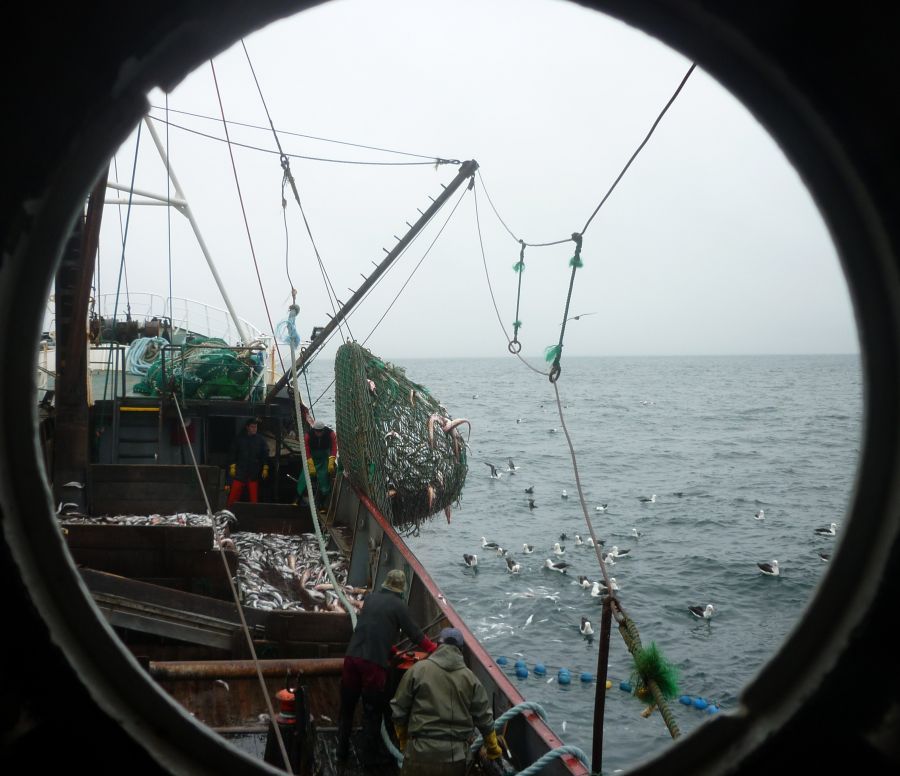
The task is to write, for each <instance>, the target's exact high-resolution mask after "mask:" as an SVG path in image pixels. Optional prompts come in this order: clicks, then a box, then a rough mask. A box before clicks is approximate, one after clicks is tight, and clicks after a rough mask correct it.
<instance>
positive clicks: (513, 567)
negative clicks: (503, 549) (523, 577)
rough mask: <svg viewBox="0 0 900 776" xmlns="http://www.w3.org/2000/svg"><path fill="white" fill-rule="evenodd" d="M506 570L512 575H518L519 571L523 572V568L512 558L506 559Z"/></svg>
mask: <svg viewBox="0 0 900 776" xmlns="http://www.w3.org/2000/svg"><path fill="white" fill-rule="evenodd" d="M506 570H507V571H508V572H509V573H510V574H518V573H519V571H520V570H521V566H519V564H518V563H516V562H515V561H514V560H513V559H512V558H507V559H506Z"/></svg>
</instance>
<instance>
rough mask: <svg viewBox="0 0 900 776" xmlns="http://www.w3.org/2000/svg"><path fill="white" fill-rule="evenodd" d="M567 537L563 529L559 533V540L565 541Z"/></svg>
mask: <svg viewBox="0 0 900 776" xmlns="http://www.w3.org/2000/svg"><path fill="white" fill-rule="evenodd" d="M568 538H569V534H567V533H566V532H565V531H563V532H562V533H561V534H560V535H559V540H560V541H561V542H564V541H565V540H566V539H568Z"/></svg>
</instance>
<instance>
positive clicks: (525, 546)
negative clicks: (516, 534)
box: [522, 544, 534, 555]
mask: <svg viewBox="0 0 900 776" xmlns="http://www.w3.org/2000/svg"><path fill="white" fill-rule="evenodd" d="M522 552H524V553H525V554H526V555H531V553H533V552H534V545H533V544H523V545H522Z"/></svg>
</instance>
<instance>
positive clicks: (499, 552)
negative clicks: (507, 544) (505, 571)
mask: <svg viewBox="0 0 900 776" xmlns="http://www.w3.org/2000/svg"><path fill="white" fill-rule="evenodd" d="M497 556H498V557H500V558H505V557H506V550H504V549H503V548H502V547H498V548H497Z"/></svg>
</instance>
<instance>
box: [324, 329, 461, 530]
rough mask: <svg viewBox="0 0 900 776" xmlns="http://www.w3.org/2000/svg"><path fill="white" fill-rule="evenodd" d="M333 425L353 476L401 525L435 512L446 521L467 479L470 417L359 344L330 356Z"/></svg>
mask: <svg viewBox="0 0 900 776" xmlns="http://www.w3.org/2000/svg"><path fill="white" fill-rule="evenodd" d="M334 371H335V382H336V399H335V414H336V426H337V428H336V431H337V437H338V445H339V447H340V456H341V463H342V466H343V468H344V470H345V472H346V473H347V475H348V476H349V477H350V480H351V482H352V483H353V484H354V485H355V486H356V487H358V488H359V489H360V490H362V491H363V493H365V494H366V495H367V496H368V497H369V498H370V499H372V501H373V502H374V503H375V504H376V505H377V506H378V507H379V509H380V510H381V511H382V513H383V514H384V515H385V517H387V518H388V519H389V520H391V522H392V523H393V524H394V525H395V526H397V527H398V528H406V527H410V526H412V525H415V524H417V523H419V522H420V521H421V520H424V519H426V518H428V517H431V516H432V515H435V514H437V513H438V512H440V511H442V510H443V511H444V512H445V514H446V515H447V520H448V522H449V520H450V508H451V505H452V504H453V503H454V502H456V501H458V500H459V498H460V495H461V493H462V488H463V483H464V482H465V480H466V472H467V471H468V466H467V464H466V441H467V439H468V434H469V424H468V421H467V420H464V419H458V420H453V419H452V418H451V417H450V414H449V412H447V409H446V408H445V407H444V406H443V405H442V404H441V403H440V402H439V401H438V400H437V399H435V398H434V397H433V396H432V395H431V394H430V393H429V391H428V389H427V388H425V387H424V386H422V385H419V384H418V383H414V382H412V380H410V379H409V378H408V377H406V374H405V370H404V369H403V368H402V367H398V366H395V365H394V364H390V363H386V362H384V361H382V360H381V359H379V358H378V357H376V356H374V355H372V353H370V352H369V351H368V350H366V349H365V348H364V347H362V346H361V345H358V344H356V343H348V344H345V345H342V346H341V347H340V348H339V349H338V352H337V355H336V357H335V366H334Z"/></svg>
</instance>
